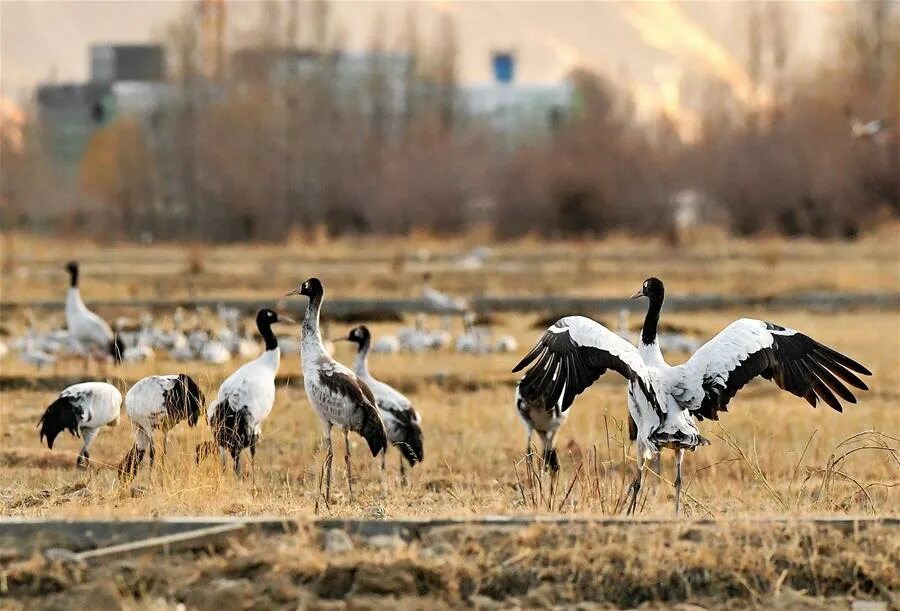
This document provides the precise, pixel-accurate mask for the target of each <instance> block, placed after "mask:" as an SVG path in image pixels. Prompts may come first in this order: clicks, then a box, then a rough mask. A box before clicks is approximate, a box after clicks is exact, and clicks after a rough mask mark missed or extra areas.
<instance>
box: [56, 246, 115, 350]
mask: <svg viewBox="0 0 900 611" xmlns="http://www.w3.org/2000/svg"><path fill="white" fill-rule="evenodd" d="M66 270H67V271H68V272H69V292H68V293H67V294H66V326H67V327H68V328H69V334H70V336H71V337H72V339H74V340H75V341H77V342H79V343H80V344H82V345H83V346H85V347H86V348H88V350H90V351H91V352H100V353H106V354H109V355H110V356H112V358H113V360H114V361H115V362H116V363H119V362H121V361H122V353H123V352H124V349H125V348H124V346H123V345H122V340H120V339H119V338H117V337H116V336H115V334H114V333H113V330H112V328H110V326H109V324H107V322H106V321H105V320H103V319H102V318H100V317H99V316H97V315H96V314H94V313H93V312H91V311H90V310H89V309H88V308H87V306H86V305H84V301H82V299H81V293H80V292H79V290H78V263H76V262H75V261H70V262H69V263H68V264H67V265H66Z"/></svg>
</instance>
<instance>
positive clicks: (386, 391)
mask: <svg viewBox="0 0 900 611" xmlns="http://www.w3.org/2000/svg"><path fill="white" fill-rule="evenodd" d="M347 340H348V341H351V342H353V343H355V344H356V364H355V366H354V368H353V369H354V371H355V372H356V375H357V377H358V378H359V379H360V380H362V381H363V382H364V383H365V384H366V385H367V386H368V387H369V389H370V390H371V391H372V394H373V395H374V396H375V406H376V407H377V408H378V411H379V413H380V415H381V421H382V422H383V423H384V432H385V434H386V435H387V440H388V442H389V443H390V444H391V445H393V446H394V447H395V448H397V450H398V451H399V452H400V454H401V458H400V477H401V478H405V477H406V467H405V466H404V464H403V458H406V460H407V461H408V462H409V466H410V467H414V466H416V463H418V462H421V461H422V460H424V458H425V450H424V449H423V444H422V419H421V417H420V416H419V414H418V412H416V410H415V408H413V405H412V402H411V401H410V400H409V399H407V398H406V396H405V395H403V394H402V393H401V392H400V391H398V390H397V389H395V388H393V387H392V386H390V385H388V384H385V383H384V382H382V381H381V380H377V379H375V377H373V376H372V374H371V373H369V346H370V345H371V343H372V334H371V332H370V331H369V328H368V327H366V326H365V325H360V326H358V327H355V328H354V329H353V330H352V331H350V334H349V335H348V336H347ZM386 460H387V448H385V450H384V451H383V452H382V454H381V470H382V471H384V469H385V461H386Z"/></svg>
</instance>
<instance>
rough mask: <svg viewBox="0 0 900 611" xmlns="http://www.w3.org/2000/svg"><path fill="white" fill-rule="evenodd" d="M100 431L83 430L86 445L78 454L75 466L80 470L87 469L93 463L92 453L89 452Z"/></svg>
mask: <svg viewBox="0 0 900 611" xmlns="http://www.w3.org/2000/svg"><path fill="white" fill-rule="evenodd" d="M97 433H98V429H82V430H81V436H82V438H83V439H84V445H83V446H82V447H81V452H79V454H78V459H77V460H76V461H75V466H76V467H77V468H79V469H87V468H88V465H89V464H90V461H91V453H90V452H88V448H90V447H91V444H92V443H93V442H94V437H96V436H97Z"/></svg>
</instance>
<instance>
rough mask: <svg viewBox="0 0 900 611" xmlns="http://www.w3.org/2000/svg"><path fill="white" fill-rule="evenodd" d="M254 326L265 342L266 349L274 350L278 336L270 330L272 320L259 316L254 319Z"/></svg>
mask: <svg viewBox="0 0 900 611" xmlns="http://www.w3.org/2000/svg"><path fill="white" fill-rule="evenodd" d="M256 328H257V329H259V334H260V335H262V337H263V340H264V341H265V342H266V351H269V350H275V348H277V347H278V338H277V337H275V333H273V332H272V322H271V321H269V320H266V319H264V318H261V317H257V319H256Z"/></svg>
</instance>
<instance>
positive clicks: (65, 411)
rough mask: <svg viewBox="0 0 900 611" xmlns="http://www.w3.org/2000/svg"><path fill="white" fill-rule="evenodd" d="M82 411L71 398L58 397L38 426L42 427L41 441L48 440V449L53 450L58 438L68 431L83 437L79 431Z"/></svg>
mask: <svg viewBox="0 0 900 611" xmlns="http://www.w3.org/2000/svg"><path fill="white" fill-rule="evenodd" d="M80 416H81V411H80V410H79V409H78V407H76V406H75V405H74V404H73V403H72V401H71V400H70V398H69V397H58V398H57V399H56V401H54V402H53V403H51V404H50V407H48V408H47V410H46V411H45V412H44V415H43V416H41V419H40V420H39V421H38V426H39V427H41V441H43V440H44V438H45V437H46V438H47V447H48V448H50V449H51V450H52V449H53V442H54V441H55V440H56V436H57V435H59V434H60V433H61V432H62V431H64V430H67V431H69V432H70V433H71V434H72V435H74V436H75V437H81V434H80V433H79V431H78V420H79V418H80Z"/></svg>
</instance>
